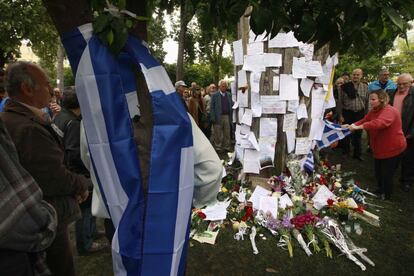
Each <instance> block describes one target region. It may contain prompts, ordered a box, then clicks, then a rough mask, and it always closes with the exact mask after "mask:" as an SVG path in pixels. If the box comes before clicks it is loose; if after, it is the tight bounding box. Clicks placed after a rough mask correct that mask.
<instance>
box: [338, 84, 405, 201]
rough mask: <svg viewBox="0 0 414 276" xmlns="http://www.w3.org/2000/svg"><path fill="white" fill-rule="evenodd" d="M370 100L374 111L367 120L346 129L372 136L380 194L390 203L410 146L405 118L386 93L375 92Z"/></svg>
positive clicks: (371, 144) (364, 119)
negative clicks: (403, 121) (401, 165)
mask: <svg viewBox="0 0 414 276" xmlns="http://www.w3.org/2000/svg"><path fill="white" fill-rule="evenodd" d="M369 100H370V103H371V107H372V109H371V111H370V112H369V113H368V114H367V115H365V117H364V118H363V119H361V120H359V121H357V122H355V123H354V124H352V125H346V127H348V128H349V129H350V130H351V131H354V130H358V129H365V130H366V131H367V132H368V134H369V142H370V147H371V148H372V151H373V154H374V158H375V177H376V179H377V184H378V193H379V194H381V197H382V198H383V199H390V198H391V193H392V184H393V183H392V180H393V177H394V173H395V171H396V169H397V167H398V163H399V160H400V156H401V153H402V152H403V151H404V150H405V148H406V146H407V143H406V140H405V137H404V133H403V131H402V127H401V116H400V114H399V113H398V111H397V109H395V108H394V107H392V106H390V105H389V104H388V101H389V97H388V94H387V93H386V92H385V91H383V90H375V91H372V92H371V94H370V96H369Z"/></svg>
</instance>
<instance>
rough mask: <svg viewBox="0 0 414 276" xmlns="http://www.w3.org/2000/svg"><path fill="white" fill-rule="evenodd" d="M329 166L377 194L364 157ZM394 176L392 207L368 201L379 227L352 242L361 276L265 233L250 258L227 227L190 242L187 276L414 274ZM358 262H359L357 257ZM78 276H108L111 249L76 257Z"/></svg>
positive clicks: (407, 218) (408, 206)
mask: <svg viewBox="0 0 414 276" xmlns="http://www.w3.org/2000/svg"><path fill="white" fill-rule="evenodd" d="M328 158H329V161H330V162H331V163H332V164H336V163H341V164H342V167H343V170H344V171H355V172H356V175H355V176H354V178H355V179H357V180H359V181H360V183H361V186H362V187H363V188H369V190H374V189H375V178H374V173H373V159H372V157H371V156H370V155H369V154H365V156H364V158H365V161H363V162H361V161H356V160H354V159H351V158H349V157H345V156H343V155H342V154H341V151H340V150H336V151H332V152H330V153H329V155H328ZM397 177H398V176H396V179H395V184H394V193H393V198H392V200H391V201H390V202H387V201H381V200H375V199H373V200H371V199H370V201H371V202H373V203H375V204H378V205H381V206H383V208H375V209H370V211H372V212H373V213H375V214H377V215H379V216H380V219H381V227H379V228H377V227H374V226H371V225H368V224H366V223H363V222H362V223H361V225H362V228H363V233H362V235H361V236H358V235H356V234H355V233H352V234H351V235H350V237H351V238H352V240H353V241H354V243H355V244H356V245H357V246H359V247H364V248H367V249H368V252H367V253H366V255H367V256H368V257H369V258H370V259H371V260H373V261H374V263H375V267H371V266H369V265H368V264H366V263H364V264H366V266H367V270H366V271H365V272H362V271H361V270H360V268H359V267H358V266H357V265H355V264H354V263H353V262H352V261H350V260H348V259H347V258H346V257H345V256H344V255H340V252H339V251H338V250H337V249H336V248H334V247H333V246H332V249H333V258H332V259H329V258H327V257H326V256H325V255H324V252H323V251H321V252H320V253H319V254H317V255H312V256H310V257H307V256H306V255H305V253H304V251H303V250H302V249H301V248H300V247H299V245H297V243H296V242H295V243H294V251H293V254H294V256H293V258H289V256H288V253H287V251H284V250H282V249H280V248H278V247H277V246H276V243H277V241H276V239H275V238H274V237H271V236H270V235H269V233H268V232H266V231H264V232H262V233H263V234H265V236H266V237H267V239H266V240H262V239H261V238H259V236H256V244H257V247H258V250H259V254H258V255H254V254H253V251H252V249H251V245H250V241H249V240H248V238H247V239H245V240H244V241H236V240H234V239H233V235H234V232H233V230H232V229H231V225H224V226H223V229H221V230H220V233H219V235H218V237H217V241H216V244H215V245H208V244H200V243H198V242H196V241H194V240H191V244H190V249H189V253H188V261H187V275H264V274H270V275H399V276H401V275H414V191H413V190H411V191H410V192H409V193H405V192H402V191H401V190H400V189H399V188H398V181H397ZM359 259H360V258H359ZM75 261H76V266H77V271H78V275H112V266H111V257H110V253H109V250H107V251H103V252H101V253H98V254H95V255H90V256H86V257H76V260H75Z"/></svg>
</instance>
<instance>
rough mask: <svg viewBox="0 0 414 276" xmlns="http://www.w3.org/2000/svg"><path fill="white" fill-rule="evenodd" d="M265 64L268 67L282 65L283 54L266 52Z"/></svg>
mask: <svg viewBox="0 0 414 276" xmlns="http://www.w3.org/2000/svg"><path fill="white" fill-rule="evenodd" d="M263 58H264V65H265V66H266V67H280V66H282V54H277V53H264V57H263Z"/></svg>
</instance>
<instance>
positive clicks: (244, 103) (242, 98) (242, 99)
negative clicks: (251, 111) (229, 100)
mask: <svg viewBox="0 0 414 276" xmlns="http://www.w3.org/2000/svg"><path fill="white" fill-rule="evenodd" d="M248 100H249V93H248V90H247V89H246V90H244V92H243V90H241V89H240V90H237V101H238V102H239V107H248V106H249V102H248ZM239 118H240V117H239Z"/></svg>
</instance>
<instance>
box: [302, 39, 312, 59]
mask: <svg viewBox="0 0 414 276" xmlns="http://www.w3.org/2000/svg"><path fill="white" fill-rule="evenodd" d="M299 51H300V53H301V54H302V55H304V56H305V59H306V60H312V58H313V52H314V46H313V44H307V43H303V44H301V45H299Z"/></svg>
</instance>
